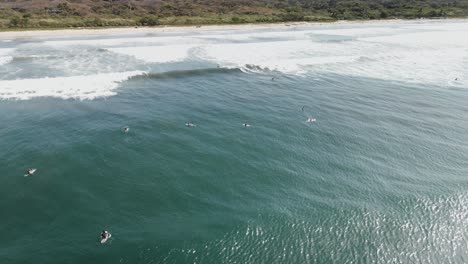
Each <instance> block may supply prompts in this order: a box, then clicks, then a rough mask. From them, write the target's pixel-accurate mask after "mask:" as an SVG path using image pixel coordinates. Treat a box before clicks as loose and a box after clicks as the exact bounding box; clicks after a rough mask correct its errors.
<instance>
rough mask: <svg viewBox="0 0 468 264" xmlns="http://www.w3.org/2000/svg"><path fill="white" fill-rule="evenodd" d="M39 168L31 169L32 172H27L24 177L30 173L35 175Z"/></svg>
mask: <svg viewBox="0 0 468 264" xmlns="http://www.w3.org/2000/svg"><path fill="white" fill-rule="evenodd" d="M36 170H37V169H31V172H30V173H26V174H25V175H24V177H28V176H29V175H33V174H34V173H35V172H36Z"/></svg>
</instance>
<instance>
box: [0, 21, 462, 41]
mask: <svg viewBox="0 0 468 264" xmlns="http://www.w3.org/2000/svg"><path fill="white" fill-rule="evenodd" d="M448 20H449V21H462V22H468V18H445V19H386V20H338V21H334V22H289V23H288V22H282V23H270V24H228V25H223V24H220V25H199V26H157V27H116V28H72V29H45V30H42V29H38V30H28V29H26V30H24V31H23V30H19V31H16V30H15V31H3V32H0V40H10V39H18V38H62V37H75V36H114V35H125V34H150V33H163V32H173V33H183V32H197V31H217V30H261V29H281V28H290V27H302V26H322V25H327V26H329V25H348V24H349V25H351V24H354V25H355V24H363V25H366V24H368V25H377V24H400V23H414V22H427V21H432V22H434V21H448Z"/></svg>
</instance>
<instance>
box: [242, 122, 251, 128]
mask: <svg viewBox="0 0 468 264" xmlns="http://www.w3.org/2000/svg"><path fill="white" fill-rule="evenodd" d="M242 125H243V126H244V127H250V124H248V123H244V124H242Z"/></svg>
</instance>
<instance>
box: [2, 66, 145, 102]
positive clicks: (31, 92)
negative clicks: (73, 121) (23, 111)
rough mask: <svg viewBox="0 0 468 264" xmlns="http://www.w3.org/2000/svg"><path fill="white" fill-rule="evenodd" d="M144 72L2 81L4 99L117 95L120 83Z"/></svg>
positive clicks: (85, 97) (88, 97)
mask: <svg viewBox="0 0 468 264" xmlns="http://www.w3.org/2000/svg"><path fill="white" fill-rule="evenodd" d="M141 74H144V72H141V71H132V72H118V73H101V74H95V75H85V76H71V77H56V78H40V79H21V80H4V81H0V99H13V100H28V99H32V98H36V97H57V98H61V99H79V100H86V99H95V98H98V97H107V96H112V95H115V94H116V92H115V91H114V90H115V89H116V88H117V87H118V86H119V83H120V82H122V81H125V80H128V79H129V78H130V77H133V76H137V75H141Z"/></svg>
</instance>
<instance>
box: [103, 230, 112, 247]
mask: <svg viewBox="0 0 468 264" xmlns="http://www.w3.org/2000/svg"><path fill="white" fill-rule="evenodd" d="M111 236H112V235H111V233H109V232H107V231H106V230H102V232H101V244H104V243H106V242H107V240H108V239H109V238H110V237H111Z"/></svg>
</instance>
